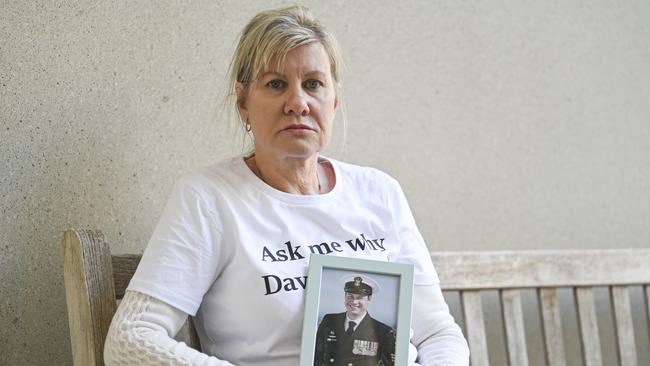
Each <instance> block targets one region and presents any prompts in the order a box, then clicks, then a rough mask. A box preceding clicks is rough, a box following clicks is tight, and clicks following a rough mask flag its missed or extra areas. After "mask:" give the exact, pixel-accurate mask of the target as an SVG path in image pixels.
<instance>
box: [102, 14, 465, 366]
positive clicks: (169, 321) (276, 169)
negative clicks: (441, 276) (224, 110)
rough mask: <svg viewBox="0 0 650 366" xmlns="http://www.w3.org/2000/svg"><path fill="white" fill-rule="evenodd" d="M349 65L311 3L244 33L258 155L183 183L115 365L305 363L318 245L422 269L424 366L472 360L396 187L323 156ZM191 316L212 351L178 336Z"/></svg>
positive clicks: (241, 56) (243, 83)
mask: <svg viewBox="0 0 650 366" xmlns="http://www.w3.org/2000/svg"><path fill="white" fill-rule="evenodd" d="M339 70H340V60H339V56H338V51H337V46H336V44H335V42H334V39H333V38H332V37H331V35H329V34H328V33H327V32H326V31H325V30H324V29H323V27H322V26H321V25H320V24H319V23H318V22H317V21H315V20H314V19H313V18H312V16H311V14H310V13H309V12H308V10H307V9H305V8H303V7H290V8H285V9H278V10H272V11H267V12H262V13H260V14H258V15H257V16H255V17H254V18H253V19H252V20H251V21H250V23H249V24H248V25H247V26H246V28H245V29H244V31H243V33H242V36H241V39H240V41H239V45H238V47H237V50H236V53H235V57H234V60H233V62H232V65H231V78H232V84H231V85H233V86H234V90H235V92H236V98H237V100H236V107H237V111H238V113H239V115H240V117H241V120H242V124H243V127H244V128H245V130H246V131H247V132H249V133H251V134H252V137H253V141H254V147H255V150H254V153H252V154H251V155H249V156H247V157H244V158H242V157H238V158H234V159H230V160H227V161H223V162H220V163H217V164H215V165H213V166H210V167H207V168H205V169H202V170H200V171H198V172H196V173H194V174H192V175H189V176H187V177H184V178H182V179H181V180H180V181H179V182H178V183H177V184H176V186H175V188H174V191H173V193H172V195H171V198H170V200H169V202H168V204H167V206H166V208H165V210H164V212H163V215H162V218H161V220H160V222H159V224H158V226H157V227H156V229H155V231H154V233H153V236H152V238H151V241H150V242H149V244H148V246H147V249H146V250H145V252H144V254H143V258H142V261H141V263H140V265H139V267H138V270H137V271H136V274H135V275H134V277H133V279H132V281H131V283H130V285H129V287H128V290H127V293H126V295H125V297H124V300H123V302H122V303H121V304H120V307H119V308H118V311H117V313H116V315H115V318H114V319H113V322H112V324H111V328H110V330H109V334H108V337H107V341H106V346H105V352H104V357H105V360H106V363H107V365H133V364H138V365H159V364H165V365H190V364H191V365H231V364H235V365H240V366H245V365H266V366H268V365H271V366H273V365H278V366H286V365H297V364H298V359H299V350H300V333H301V329H302V318H303V311H304V308H303V306H304V295H305V291H304V286H305V283H306V277H305V274H306V269H307V265H308V258H309V254H310V253H311V252H317V251H318V252H321V251H326V252H328V253H330V255H341V256H350V257H359V258H369V259H377V260H385V261H397V262H406V263H412V264H413V265H414V266H415V276H414V278H415V283H416V286H415V290H414V307H413V337H412V342H411V343H412V344H413V345H414V346H415V347H412V348H413V352H412V355H411V359H412V361H413V360H415V356H416V352H415V348H416V347H417V356H418V360H419V361H418V362H420V363H421V364H422V365H466V364H467V363H468V349H467V344H466V342H465V340H464V338H463V336H462V333H461V332H460V329H459V328H458V326H457V325H456V324H455V323H454V321H453V318H452V317H451V316H450V315H449V311H448V308H447V305H446V304H445V302H444V299H443V297H442V295H441V292H440V288H439V286H438V278H437V275H436V273H435V270H434V268H433V265H432V264H431V261H430V258H429V256H428V251H427V248H426V245H425V243H424V241H423V239H422V237H421V235H420V233H419V232H418V230H417V228H416V226H415V222H414V220H413V216H412V214H411V212H410V210H409V208H408V204H407V202H406V199H405V197H404V195H403V193H402V191H401V189H400V187H399V185H398V183H397V182H396V181H395V180H394V179H392V178H390V177H389V176H387V175H386V174H384V173H382V172H379V171H377V170H375V169H371V168H362V167H357V166H353V165H349V164H345V163H342V162H338V161H335V160H333V159H327V158H325V157H322V156H320V155H319V153H320V151H322V150H323V148H325V146H327V144H328V142H329V140H330V136H331V131H332V125H333V121H334V116H335V113H336V110H337V108H338V106H339V104H340V90H339V81H340V80H339ZM367 243H373V244H375V245H367ZM188 314H189V315H193V316H195V323H196V325H197V333H198V334H199V338H200V339H201V345H202V349H203V350H204V351H205V352H206V353H205V354H203V353H199V352H197V351H195V350H192V349H190V348H188V347H187V346H185V345H184V344H182V343H178V342H176V341H174V340H173V339H172V338H171V336H173V335H174V334H176V333H177V332H178V329H179V328H180V326H181V325H182V323H183V321H184V319H185V317H186V316H187V315H188Z"/></svg>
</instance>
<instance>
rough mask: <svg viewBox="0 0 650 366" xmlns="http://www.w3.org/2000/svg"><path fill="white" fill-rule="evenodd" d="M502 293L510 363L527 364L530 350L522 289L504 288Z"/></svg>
mask: <svg viewBox="0 0 650 366" xmlns="http://www.w3.org/2000/svg"><path fill="white" fill-rule="evenodd" d="M500 293H501V309H502V311H503V321H504V325H505V330H506V340H507V342H506V344H507V347H508V360H509V363H510V365H521V366H527V365H528V351H527V349H526V331H525V330H524V314H523V311H522V308H521V294H520V291H519V290H502V291H500Z"/></svg>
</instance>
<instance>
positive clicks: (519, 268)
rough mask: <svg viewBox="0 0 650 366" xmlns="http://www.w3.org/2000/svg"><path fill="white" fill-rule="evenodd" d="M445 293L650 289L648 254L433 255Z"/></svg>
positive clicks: (621, 251)
mask: <svg viewBox="0 0 650 366" xmlns="http://www.w3.org/2000/svg"><path fill="white" fill-rule="evenodd" d="M431 258H432V260H433V263H434V265H435V266H436V268H437V270H438V275H439V277H440V283H441V285H442V289H443V290H463V289H499V288H527V287H563V286H564V287H573V286H592V285H602V286H610V285H625V284H647V283H650V271H648V270H647V268H648V263H650V249H614V250H566V251H564V250H563V251H499V252H432V253H431Z"/></svg>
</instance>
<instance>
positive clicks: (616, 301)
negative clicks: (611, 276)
mask: <svg viewBox="0 0 650 366" xmlns="http://www.w3.org/2000/svg"><path fill="white" fill-rule="evenodd" d="M611 296H612V308H613V309H614V322H615V324H616V326H615V329H616V338H617V340H618V356H619V359H620V360H621V366H636V365H637V360H636V345H635V342H634V324H632V308H631V307H630V294H629V291H628V289H627V287H625V286H612V287H611Z"/></svg>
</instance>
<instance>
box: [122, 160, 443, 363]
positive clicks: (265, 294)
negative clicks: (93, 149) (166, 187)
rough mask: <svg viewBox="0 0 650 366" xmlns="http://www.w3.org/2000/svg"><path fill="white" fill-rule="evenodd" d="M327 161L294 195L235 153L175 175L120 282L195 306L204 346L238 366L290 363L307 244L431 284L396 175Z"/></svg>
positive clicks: (294, 355) (311, 249) (188, 308)
mask: <svg viewBox="0 0 650 366" xmlns="http://www.w3.org/2000/svg"><path fill="white" fill-rule="evenodd" d="M328 161H330V162H331V164H332V167H333V169H334V172H335V176H336V185H335V186H334V188H333V189H332V190H331V191H330V192H329V193H327V194H321V195H294V194H288V193H285V192H281V191H278V190H276V189H274V188H272V187H270V186H269V185H267V184H266V183H264V182H263V181H262V180H260V179H259V178H258V177H257V176H256V175H255V174H253V172H251V170H250V169H249V168H248V166H247V165H246V163H245V162H244V160H243V158H241V157H238V158H233V159H229V160H226V161H222V162H220V163H217V164H215V165H212V166H209V167H207V168H204V169H202V170H200V171H198V172H196V173H195V174H192V175H189V176H186V177H184V178H182V179H180V180H179V181H178V182H177V184H176V186H175V187H174V190H173V192H172V194H171V197H170V198H169V201H168V203H167V206H166V207H165V210H164V211H163V214H162V217H161V219H160V222H159V223H158V225H157V226H156V229H155V231H154V233H153V236H152V238H151V240H150V242H149V244H148V246H147V248H146V250H145V252H144V254H143V256H142V261H141V262H140V265H139V266H138V269H137V271H136V273H135V275H134V276H133V279H132V280H131V283H130V284H129V289H130V290H134V291H139V292H142V293H145V294H147V295H150V296H153V297H155V298H157V299H159V300H162V301H164V302H166V303H168V304H170V305H172V306H174V307H176V308H178V309H180V310H183V311H184V312H186V313H188V314H191V315H195V316H196V318H195V320H196V325H197V333H198V334H199V338H200V339H201V346H202V349H203V351H204V352H206V353H208V354H211V355H214V356H216V357H218V358H220V359H223V360H227V361H230V362H232V363H234V364H236V365H240V366H253V365H255V366H257V365H259V366H262V365H264V366H276V365H277V366H286V365H294V364H298V358H299V352H300V339H301V338H300V337H301V331H302V321H303V313H304V300H305V285H306V275H307V266H308V264H309V263H308V261H309V255H310V253H317V254H328V255H336V256H345V257H360V258H366V259H375V260H385V261H391V262H403V263H411V264H413V265H414V266H415V272H414V281H415V283H416V284H419V285H429V284H436V283H438V276H437V274H436V272H435V270H434V268H433V265H432V263H431V259H430V257H429V253H428V249H427V247H426V245H425V243H424V240H423V239H422V236H421V235H420V233H419V231H418V229H417V227H416V225H415V221H414V219H413V215H412V214H411V211H410V209H409V207H408V203H407V202H406V199H405V197H404V194H403V193H402V190H401V188H400V187H399V184H398V183H397V181H395V180H394V179H393V178H391V177H389V176H388V175H387V174H385V173H382V172H381V171H379V170H376V169H373V168H364V167H359V166H355V165H351V164H346V163H342V162H339V161H336V160H333V159H328Z"/></svg>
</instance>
